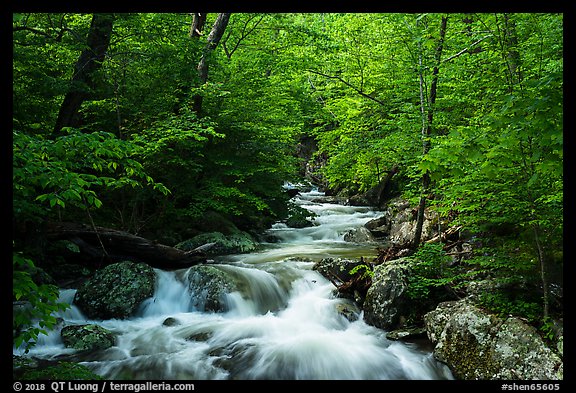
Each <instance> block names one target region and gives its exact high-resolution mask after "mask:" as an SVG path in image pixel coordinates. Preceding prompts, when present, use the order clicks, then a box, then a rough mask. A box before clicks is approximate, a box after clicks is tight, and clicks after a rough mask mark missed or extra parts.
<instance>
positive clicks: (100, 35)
mask: <svg viewBox="0 0 576 393" xmlns="http://www.w3.org/2000/svg"><path fill="white" fill-rule="evenodd" d="M113 25H114V14H94V15H93V16H92V23H91V24H90V30H89V32H88V36H87V38H86V46H87V47H86V49H84V50H83V51H82V53H81V54H80V57H79V58H78V61H77V62H76V65H75V67H74V73H73V75H72V78H71V81H70V87H69V90H68V92H67V93H66V96H65V97H64V101H63V102H62V105H61V106H60V111H59V113H58V118H57V119H56V124H55V126H54V131H53V134H54V135H60V130H62V128H63V127H78V126H79V125H80V119H79V118H78V116H79V110H80V107H81V106H82V103H83V102H84V101H85V100H86V99H87V98H88V97H90V95H91V93H92V90H93V89H94V87H95V86H94V74H95V73H96V71H98V70H99V69H100V68H101V67H102V62H103V61H104V58H105V56H106V51H107V50H108V46H109V45H110V37H111V35H112V26H113Z"/></svg>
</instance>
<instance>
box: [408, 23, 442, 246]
mask: <svg viewBox="0 0 576 393" xmlns="http://www.w3.org/2000/svg"><path fill="white" fill-rule="evenodd" d="M447 22H448V17H446V16H443V17H442V21H441V23H440V36H439V38H438V43H437V46H436V52H435V55H434V69H433V71H432V82H431V84H430V94H426V97H427V98H426V99H425V96H424V94H425V92H424V89H425V85H424V74H423V73H424V70H423V64H422V45H421V42H420V41H418V79H419V81H420V110H421V112H422V155H423V156H425V155H426V154H428V151H429V150H430V137H431V134H432V120H433V118H434V110H435V108H434V105H435V104H436V94H437V89H438V72H439V67H440V63H441V59H442V48H443V46H444V37H445V36H446V24H447ZM429 187H430V174H429V173H428V171H427V170H424V173H423V174H422V192H421V195H420V203H419V204H418V215H417V219H416V228H415V230H414V243H413V247H414V248H418V246H419V245H420V239H421V237H422V225H423V224H424V210H425V209H426V198H427V195H428V193H429V191H430V190H429Z"/></svg>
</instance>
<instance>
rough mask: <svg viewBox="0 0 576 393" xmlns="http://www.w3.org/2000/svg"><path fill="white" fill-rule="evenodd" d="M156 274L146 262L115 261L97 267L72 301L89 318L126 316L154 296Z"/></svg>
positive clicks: (121, 317) (120, 317) (130, 314)
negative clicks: (102, 266) (100, 267)
mask: <svg viewBox="0 0 576 393" xmlns="http://www.w3.org/2000/svg"><path fill="white" fill-rule="evenodd" d="M155 284H156V273H155V272H154V269H153V268H152V267H150V266H149V265H146V264H143V263H134V262H129V261H125V262H119V263H114V264H111V265H108V266H106V267H104V268H103V269H100V270H98V271H97V272H96V273H95V274H94V276H93V277H92V278H90V279H89V280H88V281H86V282H85V283H84V284H83V285H82V286H81V287H80V288H78V290H77V292H76V295H75V297H74V304H75V305H76V306H77V307H78V308H79V309H80V310H81V311H82V312H83V313H84V314H85V315H86V316H87V317H88V318H91V319H112V318H119V319H123V318H127V317H129V316H132V315H133V314H134V313H135V312H136V310H137V308H138V306H140V304H141V303H142V302H143V301H144V300H146V299H148V298H150V297H151V296H153V295H154V288H155Z"/></svg>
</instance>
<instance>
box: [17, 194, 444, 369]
mask: <svg viewBox="0 0 576 393" xmlns="http://www.w3.org/2000/svg"><path fill="white" fill-rule="evenodd" d="M323 196H324V194H322V193H321V192H318V191H311V192H306V193H301V194H300V195H299V196H297V197H296V199H294V202H295V203H297V204H299V205H300V206H302V207H304V208H306V209H309V210H310V211H312V212H314V213H316V218H315V220H314V221H315V224H316V225H315V226H313V227H308V228H301V229H295V228H288V227H286V225H284V224H282V223H278V224H276V225H274V226H273V227H272V228H271V229H270V230H269V232H270V235H274V237H275V238H277V239H279V241H276V242H273V243H269V244H268V243H266V244H263V245H262V249H260V250H259V251H257V252H253V253H249V254H239V255H231V256H225V257H219V258H216V259H215V260H214V261H213V262H212V264H213V265H215V266H218V267H219V268H221V269H223V270H227V271H229V272H232V273H234V274H236V275H237V276H239V277H242V279H243V280H244V281H245V282H246V283H247V284H248V285H247V287H248V290H247V291H245V293H248V294H249V296H246V295H245V294H244V295H241V294H239V293H237V292H235V293H231V294H229V296H228V299H227V304H228V306H229V307H228V311H227V312H219V313H216V312H205V311H203V310H202V309H200V308H199V307H198V306H197V305H195V303H194V302H193V301H192V296H191V294H190V292H189V288H188V286H187V285H186V284H185V282H186V276H187V275H188V274H189V269H181V270H177V271H162V270H158V269H156V274H157V285H156V290H155V293H154V296H153V298H151V299H149V300H147V301H145V302H144V303H143V304H142V305H141V307H140V309H139V311H138V313H137V314H136V315H135V316H133V317H132V318H129V319H125V320H116V319H113V320H103V321H101V320H97V321H92V320H88V319H87V318H86V317H85V316H83V315H82V313H81V312H80V310H79V309H78V308H76V307H75V306H74V304H71V308H70V309H68V310H66V311H65V312H62V313H60V314H59V315H58V316H59V317H61V318H62V319H63V320H64V323H65V324H85V323H96V324H99V325H101V326H103V327H104V328H107V329H109V330H111V331H112V332H114V333H115V334H116V336H117V340H116V343H115V346H113V347H111V348H109V349H106V350H101V351H95V352H90V353H76V351H75V350H73V349H69V348H65V347H64V345H63V343H62V340H61V338H60V329H61V328H57V329H55V330H53V331H51V332H49V334H48V335H41V336H40V339H39V341H38V343H37V345H36V346H35V347H34V348H33V349H32V350H31V351H30V353H29V355H30V356H35V357H37V358H41V359H73V360H76V361H79V362H80V363H81V364H83V365H85V366H88V367H89V368H90V369H91V370H93V371H94V372H96V373H97V374H99V375H102V376H103V377H105V378H106V379H115V380H440V379H442V380H446V379H453V377H452V375H451V373H450V371H449V369H448V368H447V367H446V366H445V365H443V364H441V363H439V362H437V361H436V360H435V359H434V358H433V356H432V353H431V352H430V350H429V348H428V349H427V348H426V347H423V346H419V345H417V344H416V343H405V342H401V341H392V340H389V339H387V338H386V332H385V331H383V330H381V329H378V328H375V327H373V326H370V325H368V324H366V323H365V322H364V321H363V319H362V316H361V314H360V315H359V318H358V319H356V320H352V321H351V320H348V319H346V318H345V317H344V316H343V315H342V314H341V313H339V312H338V306H339V305H342V304H346V303H349V302H350V301H349V300H346V299H342V298H338V297H335V296H334V286H333V285H332V283H330V282H329V281H328V280H327V279H325V278H324V277H323V276H322V275H321V274H319V273H318V272H316V271H315V270H313V269H312V267H313V266H314V263H315V262H317V261H319V260H321V259H322V258H327V257H332V258H338V257H346V258H359V257H360V256H363V257H365V258H372V257H374V255H375V252H376V251H375V247H374V245H373V244H355V243H350V242H346V241H344V240H343V239H344V234H345V233H346V232H347V231H348V230H350V229H354V228H357V227H360V226H362V225H363V224H364V223H366V222H367V221H369V220H371V219H372V218H375V217H377V216H378V212H377V211H374V210H372V209H370V208H368V207H357V206H356V207H354V206H344V205H340V204H334V203H327V202H326V201H322V200H321V198H322V197H323ZM318 198H320V200H319V199H318ZM74 294H75V290H73V289H66V290H62V291H61V300H62V301H66V302H69V303H72V302H73V298H74ZM167 320H169V321H171V322H172V323H166V322H167ZM14 353H15V354H18V351H17V350H14Z"/></svg>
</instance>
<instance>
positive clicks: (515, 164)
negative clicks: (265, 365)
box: [13, 13, 563, 341]
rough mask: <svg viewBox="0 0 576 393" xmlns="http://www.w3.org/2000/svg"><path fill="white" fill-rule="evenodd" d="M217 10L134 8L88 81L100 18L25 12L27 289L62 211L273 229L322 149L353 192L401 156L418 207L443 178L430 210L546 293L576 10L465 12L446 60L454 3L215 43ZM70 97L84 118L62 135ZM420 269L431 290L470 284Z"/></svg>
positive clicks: (256, 30) (186, 231) (22, 124)
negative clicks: (307, 148) (567, 22)
mask: <svg viewBox="0 0 576 393" xmlns="http://www.w3.org/2000/svg"><path fill="white" fill-rule="evenodd" d="M216 16H217V15H216V14H208V15H207V20H206V24H205V27H204V31H203V32H202V35H200V36H194V37H193V36H190V35H189V33H190V28H191V24H192V17H191V14H184V13H182V14H178V13H122V14H117V15H115V17H114V22H113V31H112V37H111V39H110V43H109V46H108V47H107V50H106V56H105V59H104V61H103V62H102V63H101V64H98V67H97V69H96V71H95V72H94V73H93V75H90V78H89V79H87V80H85V81H77V80H73V77H74V76H76V75H78V73H77V69H75V63H76V62H77V61H78V59H79V55H80V53H81V52H82V51H83V50H84V49H86V47H87V36H88V35H89V32H90V26H91V20H92V15H91V14H73V13H32V14H14V15H13V44H14V46H13V103H14V106H13V225H14V228H15V239H14V251H15V254H14V255H15V257H14V284H15V292H14V295H15V297H22V296H24V293H25V292H26V291H28V290H26V291H25V289H26V288H28V289H30V285H31V284H30V282H29V277H28V276H26V275H25V274H21V273H22V272H21V271H22V269H21V265H22V261H24V260H26V261H30V262H29V263H34V264H36V265H39V266H41V265H42V263H43V262H44V259H45V258H46V256H45V255H44V253H43V250H44V243H43V242H42V241H41V240H40V241H39V240H38V237H39V235H40V233H41V228H42V226H43V225H45V224H46V223H47V222H50V221H72V222H83V223H86V224H88V225H103V226H109V227H113V228H117V229H122V230H126V231H129V232H131V233H135V234H140V235H143V236H147V237H150V238H154V239H158V240H159V241H160V242H162V243H165V244H170V245H174V244H176V243H178V242H181V241H184V240H186V239H188V238H190V237H192V236H193V235H196V234H198V233H201V232H202V231H203V228H204V226H205V225H204V224H205V221H207V220H209V217H214V216H215V215H216V216H218V217H221V219H222V220H223V221H227V222H228V221H230V222H233V223H234V224H235V225H236V226H238V228H240V229H243V230H248V231H255V232H257V231H260V230H262V229H264V228H267V227H268V226H269V225H271V223H273V222H275V221H277V220H280V219H285V218H287V216H288V215H289V214H290V213H291V211H292V213H294V208H293V207H290V205H289V204H288V200H289V197H288V195H287V194H286V192H285V191H284V189H283V185H284V184H285V182H287V181H299V180H301V179H302V177H303V176H304V175H305V172H304V171H303V168H304V167H305V165H304V164H306V163H305V162H303V161H306V160H310V166H309V171H315V172H314V173H313V175H314V176H315V179H318V178H320V179H321V182H322V184H320V185H321V186H323V187H326V188H327V189H329V190H330V191H332V192H341V193H347V194H348V195H352V194H354V193H358V192H364V191H367V190H369V189H371V188H373V187H374V186H376V185H377V184H378V182H379V181H380V180H382V178H383V177H384V176H385V175H386V173H387V171H390V170H391V168H393V167H394V168H398V173H397V175H396V176H395V178H394V181H395V182H396V183H397V185H398V189H400V190H401V192H402V193H403V194H404V196H405V197H407V198H409V199H410V200H411V201H412V202H414V203H415V202H416V201H417V200H418V198H419V197H420V193H421V191H422V189H421V182H420V181H421V178H422V176H423V174H424V173H427V174H429V175H430V179H431V184H430V186H429V187H428V189H427V190H426V195H425V197H426V198H427V199H428V206H429V207H430V208H432V209H436V210H437V211H438V212H439V213H440V214H441V215H442V217H443V218H445V219H447V218H450V219H451V221H450V225H459V226H461V227H462V228H463V230H465V231H467V233H471V234H474V235H475V236H478V237H479V238H481V239H482V241H483V242H485V247H487V248H486V249H484V252H483V254H480V253H478V255H476V259H473V262H472V263H473V264H476V265H475V266H476V267H478V266H481V267H482V269H483V270H486V271H488V272H490V273H492V274H494V275H496V276H498V277H500V278H502V279H509V280H513V279H515V278H518V277H529V278H530V280H531V282H532V283H537V285H543V286H544V293H547V292H548V289H547V285H548V284H547V283H548V281H549V280H551V279H552V278H553V275H554V274H557V273H558V272H560V271H561V266H562V261H563V256H562V245H563V237H562V232H563V129H562V124H563V105H562V104H563V90H562V89H563V15H562V14H551V13H550V14H448V15H447V17H448V22H447V29H446V32H445V37H444V42H443V51H442V56H441V58H440V59H437V47H438V40H439V38H440V31H439V29H440V20H441V18H442V16H444V15H440V14H402V13H393V14H370V13H363V14H355V13H345V14H335V13H334V14H332V13H328V14H315V13H307V14H242V13H239V14H232V15H231V17H230V21H229V24H228V25H227V27H226V30H225V32H224V34H223V36H222V39H221V41H220V42H219V43H218V44H217V45H215V46H212V47H210V46H209V45H208V39H209V36H210V35H209V33H210V29H211V28H212V24H213V23H214V21H215V20H216ZM208 47H210V48H211V49H213V50H210V51H207V49H206V48H208ZM205 55H206V56H207V58H206V61H207V64H208V79H207V82H206V83H204V84H200V83H199V75H198V70H197V66H198V64H199V61H200V59H201V58H202V56H205ZM438 60H439V62H438ZM77 66H78V65H77V64H76V67H77ZM435 70H436V77H437V82H438V84H437V95H436V97H435V100H432V99H431V97H430V94H431V84H432V81H433V78H434V71H435ZM75 73H76V74H75ZM71 81H72V82H71ZM421 90H422V95H421ZM71 91H81V92H82V95H81V97H82V100H83V101H82V104H81V106H80V110H79V113H78V116H79V118H80V119H81V121H80V123H79V124H78V125H76V126H74V127H66V128H64V129H63V130H62V132H61V133H59V134H55V133H54V132H53V130H54V126H55V122H56V119H57V117H58V113H59V110H60V108H61V105H62V101H63V99H64V97H65V95H66V94H67V93H69V92H71ZM200 96H201V97H202V111H201V112H200V113H198V112H196V111H195V110H194V105H193V104H194V102H195V101H194V100H195V98H197V97H200ZM425 114H433V115H434V117H433V120H432V118H431V117H430V116H429V117H428V120H426V116H424V115H425ZM426 121H428V123H429V124H428V125H429V126H430V127H431V128H430V130H431V132H430V134H429V135H427V136H426V139H425V140H424V141H423V140H422V138H423V136H422V135H423V134H422V128H423V122H424V123H426ZM311 139H312V140H314V142H315V146H314V149H315V150H314V154H313V155H312V156H309V155H298V153H299V152H301V151H302V149H303V143H304V142H303V141H305V140H308V141H309V140H311ZM423 142H425V143H426V144H427V146H428V147H429V148H428V149H426V150H423ZM310 168H312V169H310ZM306 175H310V173H306ZM211 229H212V230H214V228H211ZM428 251H430V252H432V253H434V252H433V251H434V250H432V251H431V250H427V251H426V252H428ZM423 252H424V251H423ZM428 256H430V255H428ZM436 257H438V253H436V254H434V255H433V258H432V259H430V260H429V262H428V263H430V264H434V263H435V262H434V261H437V259H435V258H436ZM31 261H34V262H31ZM431 266H432V265H430V266H423V269H428V268H429V267H430V268H431ZM421 273H422V274H421V276H422V277H427V278H426V279H427V280H429V281H421V282H420V285H419V286H417V289H418V290H419V291H420V293H419V294H415V295H425V294H426V291H428V290H429V289H430V288H431V287H433V286H436V285H441V284H442V285H443V284H446V282H445V281H443V280H451V279H453V278H454V277H453V276H446V275H444V273H445V271H444V273H443V274H442V275H432V276H430V275H428V273H429V272H424V271H423V272H421ZM458 274H459V273H458ZM454 275H456V273H454ZM430 280H432V281H430ZM555 281H556V282H561V278H560V280H559V279H557V278H556V280H555ZM26 293H28V294H30V293H31V292H30V291H28V292H26ZM37 293H38V296H39V298H44V297H45V298H46V299H48V302H49V303H48V304H49V305H50V306H49V307H56V306H55V304H54V303H53V300H54V299H53V292H52V289H50V288H43V287H39V288H38V291H37ZM28 300H29V301H31V302H33V301H35V300H34V299H32V298H30V299H28ZM530 301H532V300H530ZM486 303H487V304H488V303H490V304H492V306H494V307H495V308H497V307H499V306H500V305H501V304H502V301H501V299H500V298H494V299H491V300H490V299H487V300H486ZM537 303H538V304H541V303H542V299H538V300H537ZM544 303H545V306H546V305H547V301H546V296H545V297H544ZM45 311H46V312H49V311H50V310H45ZM532 311H533V310H532V309H531V310H530V312H532ZM547 312H548V311H547V310H545V311H544V314H546V313H547ZM33 319H35V316H29V317H28V319H27V320H26V321H24V320H22V321H19V323H20V325H22V326H26V325H28V324H30V323H31V322H32V320H33ZM48 323H50V322H48ZM38 332H39V330H35V331H30V332H29V333H28V336H25V337H23V338H19V339H18V340H24V341H28V339H34V338H35V337H37V334H38Z"/></svg>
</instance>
